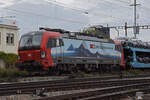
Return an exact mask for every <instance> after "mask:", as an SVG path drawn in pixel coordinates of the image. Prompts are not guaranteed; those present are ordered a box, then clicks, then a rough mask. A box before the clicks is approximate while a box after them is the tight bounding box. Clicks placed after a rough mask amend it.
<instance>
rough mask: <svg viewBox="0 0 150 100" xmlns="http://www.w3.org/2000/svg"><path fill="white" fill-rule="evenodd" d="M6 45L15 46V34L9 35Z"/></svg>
mask: <svg viewBox="0 0 150 100" xmlns="http://www.w3.org/2000/svg"><path fill="white" fill-rule="evenodd" d="M6 43H7V44H14V34H13V33H7V35H6Z"/></svg>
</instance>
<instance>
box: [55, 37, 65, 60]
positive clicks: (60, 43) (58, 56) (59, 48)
mask: <svg viewBox="0 0 150 100" xmlns="http://www.w3.org/2000/svg"><path fill="white" fill-rule="evenodd" d="M63 46H64V43H63V40H62V39H61V38H56V59H57V63H63V58H64V56H63V55H64V54H63Z"/></svg>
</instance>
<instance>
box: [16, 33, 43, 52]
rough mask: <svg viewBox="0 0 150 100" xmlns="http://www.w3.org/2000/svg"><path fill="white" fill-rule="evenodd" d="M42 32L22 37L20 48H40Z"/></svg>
mask: <svg viewBox="0 0 150 100" xmlns="http://www.w3.org/2000/svg"><path fill="white" fill-rule="evenodd" d="M41 40H42V34H36V33H34V32H33V33H30V34H27V35H24V36H22V37H21V40H20V47H19V50H34V49H40V45H41Z"/></svg>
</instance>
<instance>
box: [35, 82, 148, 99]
mask: <svg viewBox="0 0 150 100" xmlns="http://www.w3.org/2000/svg"><path fill="white" fill-rule="evenodd" d="M149 85H150V82H147V83H139V84H132V85H123V86H113V87H107V88H98V89H96V90H90V91H86V92H79V93H72V94H71V93H70V94H65V95H59V96H52V97H45V98H39V99H33V100H101V99H104V98H108V97H112V96H116V95H121V94H129V93H135V92H137V91H140V90H143V88H147V89H149ZM107 100H108V99H107Z"/></svg>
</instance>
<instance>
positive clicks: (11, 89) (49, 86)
mask: <svg viewBox="0 0 150 100" xmlns="http://www.w3.org/2000/svg"><path fill="white" fill-rule="evenodd" d="M143 82H145V83H146V82H150V78H144V79H143V78H133V79H114V80H95V81H94V80H93V81H91V79H90V80H89V81H88V80H86V81H83V80H82V81H81V82H80V80H78V81H71V82H70V81H69V82H67V81H65V82H64V83H63V82H58V83H55V82H54V83H53V82H52V83H50V82H47V81H45V83H44V82H42V84H41V83H38V82H37V83H36V82H34V84H33V83H32V84H30V83H29V84H22V85H18V83H17V84H16V85H15V84H14V85H13V86H8V87H0V96H3V95H13V94H22V93H33V92H35V91H36V90H39V91H40V90H43V89H44V90H45V92H50V91H68V90H78V89H89V88H102V87H111V86H118V85H128V84H135V83H143Z"/></svg>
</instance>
